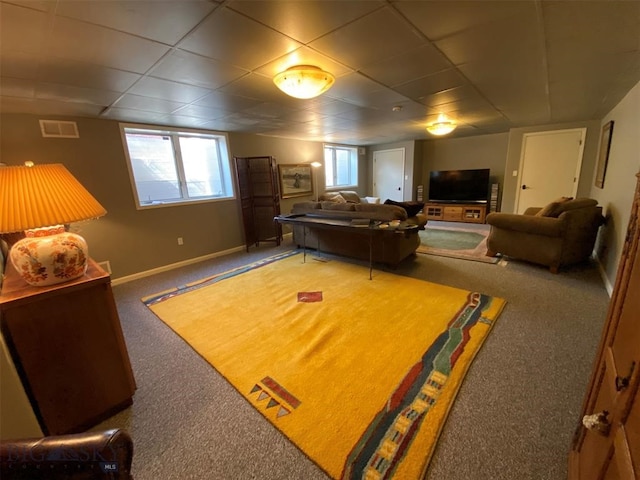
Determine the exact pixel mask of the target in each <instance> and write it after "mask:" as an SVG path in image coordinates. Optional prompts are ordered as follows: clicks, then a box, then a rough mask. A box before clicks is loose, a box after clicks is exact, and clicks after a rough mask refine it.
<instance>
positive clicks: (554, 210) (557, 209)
mask: <svg viewBox="0 0 640 480" xmlns="http://www.w3.org/2000/svg"><path fill="white" fill-rule="evenodd" d="M569 200H573V197H560V198H557V199H556V200H554V201H553V202H551V203H549V204H548V205H546V206H545V207H544V208H543V209H542V210H540V211H538V213H536V217H557V216H558V215H560V214H561V213H562V204H563V203H565V202H568V201H569Z"/></svg>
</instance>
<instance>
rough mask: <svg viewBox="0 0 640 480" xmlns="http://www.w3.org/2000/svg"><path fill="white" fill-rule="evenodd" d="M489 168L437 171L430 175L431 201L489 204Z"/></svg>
mask: <svg viewBox="0 0 640 480" xmlns="http://www.w3.org/2000/svg"><path fill="white" fill-rule="evenodd" d="M489 172H490V170H489V169H488V168H480V169H475V170H437V171H432V172H431V173H430V175H429V201H430V202H442V203H487V200H488V198H489Z"/></svg>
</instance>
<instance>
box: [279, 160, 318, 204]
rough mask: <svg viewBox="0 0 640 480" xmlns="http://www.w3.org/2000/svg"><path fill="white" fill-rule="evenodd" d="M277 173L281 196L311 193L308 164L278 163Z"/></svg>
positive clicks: (300, 195)
mask: <svg viewBox="0 0 640 480" xmlns="http://www.w3.org/2000/svg"><path fill="white" fill-rule="evenodd" d="M278 173H279V177H280V195H281V196H282V198H292V197H304V196H306V195H313V181H312V178H311V165H310V164H308V163H302V164H297V165H278Z"/></svg>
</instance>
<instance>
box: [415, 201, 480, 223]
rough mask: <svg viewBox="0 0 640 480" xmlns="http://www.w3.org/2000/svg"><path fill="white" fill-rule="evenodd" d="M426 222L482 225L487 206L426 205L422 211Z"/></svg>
mask: <svg viewBox="0 0 640 480" xmlns="http://www.w3.org/2000/svg"><path fill="white" fill-rule="evenodd" d="M423 211H424V212H425V213H426V215H427V220H443V221H446V222H467V223H484V220H485V217H486V213H487V206H486V205H482V204H450V203H427V204H425V206H424V210H423Z"/></svg>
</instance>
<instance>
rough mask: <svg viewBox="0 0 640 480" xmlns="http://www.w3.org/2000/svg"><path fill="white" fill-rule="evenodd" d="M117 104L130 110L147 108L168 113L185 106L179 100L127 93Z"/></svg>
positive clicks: (155, 111) (147, 109)
mask: <svg viewBox="0 0 640 480" xmlns="http://www.w3.org/2000/svg"><path fill="white" fill-rule="evenodd" d="M115 106H116V107H118V108H126V109H130V110H145V111H147V112H153V113H164V114H167V113H171V112H173V111H174V110H176V109H178V108H180V107H183V106H185V104H184V103H179V102H168V101H166V100H160V99H159V98H151V97H143V96H141V95H131V94H127V95H124V96H123V97H122V98H120V99H119V100H118V101H117V102H116V104H115Z"/></svg>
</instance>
